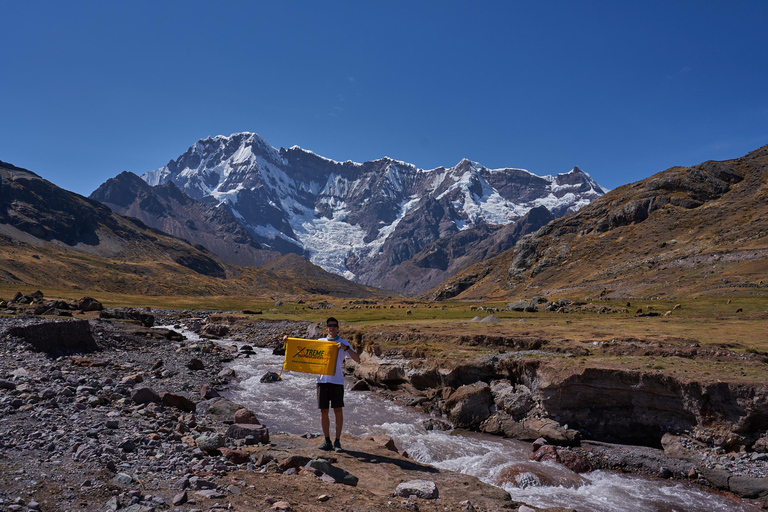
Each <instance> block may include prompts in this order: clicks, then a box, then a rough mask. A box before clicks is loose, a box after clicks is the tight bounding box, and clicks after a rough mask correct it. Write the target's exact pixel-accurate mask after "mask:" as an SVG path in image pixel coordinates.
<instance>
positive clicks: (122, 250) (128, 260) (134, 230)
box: [0, 162, 378, 297]
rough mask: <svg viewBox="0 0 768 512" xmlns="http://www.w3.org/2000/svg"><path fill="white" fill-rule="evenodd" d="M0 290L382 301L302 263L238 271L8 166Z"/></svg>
mask: <svg viewBox="0 0 768 512" xmlns="http://www.w3.org/2000/svg"><path fill="white" fill-rule="evenodd" d="M139 181H141V180H139ZM142 183H143V182H142ZM172 193H173V191H172V190H171V191H170V192H169V194H172ZM182 200H183V198H182ZM204 213H205V212H202V213H201V215H203V214H204ZM234 239H236V234H235V238H234ZM254 250H258V249H256V248H254ZM306 276H310V278H307V277H306ZM0 283H8V284H11V285H16V286H23V285H27V286H34V287H48V288H56V289H85V290H88V291H90V292H99V291H101V292H114V293H126V294H141V295H191V296H198V295H207V296H216V295H244V296H246V295H247V296H254V297H258V296H265V295H271V294H292V295H300V296H301V295H305V294H319V295H331V296H342V297H372V296H375V295H378V292H377V291H376V290H373V289H371V288H370V287H366V286H362V285H359V284H355V283H352V282H350V281H348V280H346V279H344V278H342V277H341V276H338V275H336V274H331V273H328V272H325V271H324V270H322V269H320V268H319V267H317V266H315V265H313V264H311V263H310V262H308V261H306V260H304V259H303V258H299V257H293V258H292V257H290V256H279V257H278V259H277V260H274V259H273V261H271V262H270V263H269V268H259V267H253V266H252V267H237V266H233V265H231V264H229V263H227V262H225V261H223V260H222V259H221V258H219V257H218V256H216V255H215V254H213V253H212V252H210V251H208V250H207V249H206V248H205V247H203V246H201V245H197V244H193V243H190V242H189V241H187V240H183V239H181V238H177V237H174V236H171V235H169V234H166V233H164V232H162V231H160V230H157V229H154V228H151V227H149V226H147V225H145V224H144V223H143V222H141V221H140V220H138V219H136V218H132V217H125V216H122V215H118V214H116V213H114V212H113V211H112V210H110V209H109V208H108V207H107V206H105V205H103V204H101V203H99V202H98V201H95V200H93V199H88V198H85V197H83V196H81V195H79V194H75V193H73V192H69V191H67V190H64V189H62V188H59V187H57V186H56V185H54V184H53V183H51V182H49V181H47V180H45V179H43V178H41V177H40V176H38V175H37V174H35V173H34V172H31V171H29V170H27V169H23V168H20V167H16V166H14V165H12V164H8V163H5V162H0Z"/></svg>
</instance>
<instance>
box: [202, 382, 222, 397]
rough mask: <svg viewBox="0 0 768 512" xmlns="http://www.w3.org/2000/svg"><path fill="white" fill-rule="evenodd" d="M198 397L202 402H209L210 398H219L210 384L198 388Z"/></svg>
mask: <svg viewBox="0 0 768 512" xmlns="http://www.w3.org/2000/svg"><path fill="white" fill-rule="evenodd" d="M200 397H201V398H202V399H203V400H210V399H211V398H219V397H221V395H220V394H219V392H218V391H216V390H215V389H214V388H213V386H211V385H210V384H203V385H202V386H200Z"/></svg>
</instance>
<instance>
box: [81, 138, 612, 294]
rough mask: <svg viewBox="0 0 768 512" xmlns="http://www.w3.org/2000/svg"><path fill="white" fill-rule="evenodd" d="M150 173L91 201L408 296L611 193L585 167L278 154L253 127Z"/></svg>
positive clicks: (218, 244) (213, 243)
mask: <svg viewBox="0 0 768 512" xmlns="http://www.w3.org/2000/svg"><path fill="white" fill-rule="evenodd" d="M141 178H142V180H143V181H144V182H145V183H146V185H147V186H145V185H143V184H141V183H139V180H138V179H137V177H136V175H132V174H130V173H123V174H121V175H120V176H118V177H116V178H113V179H111V180H108V181H107V182H106V183H104V184H103V185H102V186H101V187H99V188H98V189H97V190H96V191H95V192H94V193H93V194H92V195H91V198H92V199H96V200H98V201H101V202H103V203H104V204H106V205H108V206H109V207H110V208H112V209H113V210H114V211H115V212H117V213H120V214H122V215H129V216H133V217H137V218H139V219H141V220H142V221H143V222H145V223H147V224H148V225H150V226H153V227H155V228H158V229H162V230H164V231H167V232H169V233H172V234H174V235H176V236H179V237H182V238H185V239H188V240H190V241H194V242H195V243H199V244H201V245H203V246H205V247H207V248H208V249H209V250H211V251H212V252H214V253H216V254H218V255H219V256H221V257H222V258H223V259H225V260H227V261H229V262H231V263H235V264H238V265H262V264H263V263H264V262H265V261H266V260H268V259H270V258H271V257H275V255H276V254H278V253H281V254H285V253H288V252H294V253H297V254H300V255H303V256H305V257H307V258H308V259H309V260H310V261H312V262H313V263H315V264H317V265H319V266H321V267H322V268H324V269H325V270H327V271H330V272H334V273H337V274H339V275H342V276H344V277H346V278H347V279H350V280H353V281H356V282H359V283H362V284H368V285H371V286H376V287H379V288H386V289H391V290H397V291H399V292H405V293H421V292H424V291H426V290H428V289H430V288H432V287H434V286H437V285H438V284H440V283H441V282H442V281H443V280H445V279H446V278H448V277H450V276H452V275H454V274H455V273H456V272H457V271H459V270H461V269H463V268H465V267H466V266H467V265H470V264H473V263H476V262H478V261H482V260H483V259H487V258H489V257H492V256H494V255H497V254H500V253H501V252H503V251H505V250H507V249H509V248H511V247H512V246H514V244H515V243H516V241H517V239H518V238H519V237H520V236H522V235H524V234H526V233H528V232H531V231H535V230H536V229H538V228H540V227H541V226H543V225H544V224H546V223H547V222H549V221H550V220H552V219H553V218H557V217H560V216H563V215H566V214H568V213H572V212H574V211H577V210H578V209H579V208H581V207H582V206H584V205H586V204H589V203H590V202H591V201H593V200H595V199H596V198H598V197H600V196H601V195H603V194H604V193H605V191H604V190H603V189H602V188H601V187H600V186H599V185H598V184H597V183H595V182H594V180H592V178H591V177H590V176H589V175H588V174H587V173H585V172H583V171H581V170H580V169H579V168H578V167H575V168H574V169H572V170H571V171H570V172H568V173H565V174H559V175H557V176H554V177H552V176H544V177H540V176H536V175H534V174H532V173H530V172H528V171H525V170H522V169H514V168H505V169H488V168H486V167H484V166H482V165H480V164H478V163H474V162H471V161H469V160H462V161H461V162H459V163H458V164H457V165H456V166H454V167H451V168H444V167H439V168H437V169H432V170H422V169H418V168H416V167H415V166H413V165H411V164H408V163H405V162H402V161H397V160H393V159H390V158H382V159H379V160H375V161H371V162H365V163H354V162H351V161H347V162H337V161H334V160H330V159H327V158H323V157H321V156H319V155H316V154H314V153H312V152H310V151H307V150H304V149H301V148H299V147H297V146H294V147H292V148H290V149H284V148H281V149H279V150H278V149H276V148H274V147H272V146H271V145H269V144H268V143H267V142H266V141H264V139H262V138H261V137H259V136H258V135H256V134H254V133H239V134H234V135H232V136H229V137H225V136H217V137H213V138H210V137H209V138H206V139H203V140H199V141H198V142H196V143H195V144H194V145H192V146H191V147H190V148H189V149H188V150H187V151H186V152H185V153H184V154H183V155H181V156H180V157H179V158H178V159H176V160H171V161H170V162H169V163H168V164H167V165H165V166H164V167H161V168H159V169H156V170H153V171H149V172H146V173H145V174H143V175H142V176H141ZM187 196H188V198H187ZM270 251H271V252H270Z"/></svg>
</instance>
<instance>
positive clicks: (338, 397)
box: [317, 383, 344, 409]
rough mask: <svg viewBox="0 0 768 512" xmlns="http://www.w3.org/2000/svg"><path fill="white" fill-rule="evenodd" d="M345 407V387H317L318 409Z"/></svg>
mask: <svg viewBox="0 0 768 512" xmlns="http://www.w3.org/2000/svg"><path fill="white" fill-rule="evenodd" d="M329 405H330V406H331V407H332V408H334V409H338V408H339V407H344V386H342V385H341V384H329V383H321V384H318V385H317V407H318V409H328V406H329Z"/></svg>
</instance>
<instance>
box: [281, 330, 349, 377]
mask: <svg viewBox="0 0 768 512" xmlns="http://www.w3.org/2000/svg"><path fill="white" fill-rule="evenodd" d="M337 350H338V348H337V347H336V342H335V341H319V340H305V339H301V338H288V339H287V340H286V342H285V360H284V361H283V370H289V371H293V372H301V373H316V374H320V375H333V374H334V373H335V371H336V351H337Z"/></svg>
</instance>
